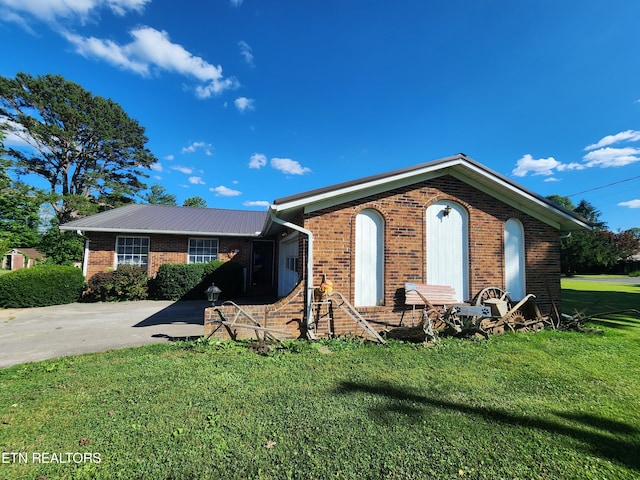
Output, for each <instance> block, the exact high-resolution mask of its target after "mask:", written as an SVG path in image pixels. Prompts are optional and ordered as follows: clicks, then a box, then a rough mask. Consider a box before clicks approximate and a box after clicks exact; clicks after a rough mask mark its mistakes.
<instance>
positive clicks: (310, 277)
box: [269, 209, 314, 339]
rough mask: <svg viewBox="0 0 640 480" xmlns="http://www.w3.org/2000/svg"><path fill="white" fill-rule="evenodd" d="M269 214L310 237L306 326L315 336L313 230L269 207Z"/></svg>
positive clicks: (273, 219)
mask: <svg viewBox="0 0 640 480" xmlns="http://www.w3.org/2000/svg"><path fill="white" fill-rule="evenodd" d="M269 216H270V218H271V220H272V221H273V222H275V223H278V224H280V225H282V226H284V227H289V228H292V229H293V230H296V231H298V232H301V233H304V234H305V235H306V236H307V238H308V239H309V243H308V244H307V278H306V282H307V285H306V288H307V311H306V320H307V322H306V326H307V335H309V337H310V338H311V339H313V338H314V334H313V305H312V303H313V285H312V281H313V233H311V230H307V229H306V228H303V227H301V226H300V225H296V224H295V223H291V222H287V221H286V220H282V219H280V218H278V217H276V215H275V213H273V210H271V209H269Z"/></svg>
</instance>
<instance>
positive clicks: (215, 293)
mask: <svg viewBox="0 0 640 480" xmlns="http://www.w3.org/2000/svg"><path fill="white" fill-rule="evenodd" d="M221 292H222V290H220V289H219V288H218V287H216V284H215V283H212V284H211V286H210V287H209V288H207V290H206V294H207V300H209V301H210V302H211V305H214V306H215V304H216V302H217V301H218V297H219V296H220V293H221Z"/></svg>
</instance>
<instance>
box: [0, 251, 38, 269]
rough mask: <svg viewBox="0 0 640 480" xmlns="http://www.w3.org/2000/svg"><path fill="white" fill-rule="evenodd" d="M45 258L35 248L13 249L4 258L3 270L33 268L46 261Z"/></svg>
mask: <svg viewBox="0 0 640 480" xmlns="http://www.w3.org/2000/svg"><path fill="white" fill-rule="evenodd" d="M44 260H45V256H44V255H43V254H42V253H40V252H39V251H38V250H36V249H35V248H13V249H11V250H10V251H8V252H7V253H5V255H4V257H3V258H2V268H3V269H5V270H19V269H21V268H29V267H33V266H34V265H35V264H36V263H38V262H41V261H44Z"/></svg>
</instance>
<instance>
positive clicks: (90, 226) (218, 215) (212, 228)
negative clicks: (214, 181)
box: [60, 204, 267, 237]
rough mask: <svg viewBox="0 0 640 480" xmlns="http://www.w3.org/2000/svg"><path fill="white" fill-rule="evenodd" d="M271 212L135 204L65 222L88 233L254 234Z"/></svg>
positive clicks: (71, 228)
mask: <svg viewBox="0 0 640 480" xmlns="http://www.w3.org/2000/svg"><path fill="white" fill-rule="evenodd" d="M266 217H267V212H264V211H262V212H260V211H252V210H222V209H219V208H192V207H177V206H171V205H148V204H132V205H127V206H124V207H120V208H115V209H113V210H108V211H106V212H102V213H98V214H96V215H91V216H89V217H84V218H80V219H78V220H73V221H71V222H68V223H65V224H64V225H61V226H60V228H61V229H62V230H82V231H86V232H122V233H138V234H143V233H147V234H148V233H166V234H178V235H229V236H232V235H233V236H251V237H255V236H258V235H259V234H260V232H261V231H262V227H263V226H264V222H265V219H266Z"/></svg>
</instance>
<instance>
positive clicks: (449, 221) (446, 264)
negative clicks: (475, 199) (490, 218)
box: [426, 200, 469, 302]
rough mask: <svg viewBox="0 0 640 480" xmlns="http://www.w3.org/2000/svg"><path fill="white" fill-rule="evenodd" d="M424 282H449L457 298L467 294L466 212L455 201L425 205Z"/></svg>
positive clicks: (467, 219) (437, 283) (464, 296)
mask: <svg viewBox="0 0 640 480" xmlns="http://www.w3.org/2000/svg"><path fill="white" fill-rule="evenodd" d="M426 215H427V239H426V241H427V283H431V284H433V285H449V286H451V287H453V288H454V289H455V292H456V299H457V300H458V301H460V302H463V301H465V300H468V298H469V214H468V213H467V210H466V209H465V208H464V207H463V206H462V205H460V204H459V203H457V202H453V201H450V200H442V201H439V202H436V203H434V204H432V205H430V206H429V208H427V214H426Z"/></svg>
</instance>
